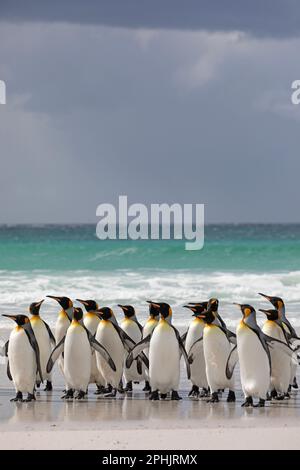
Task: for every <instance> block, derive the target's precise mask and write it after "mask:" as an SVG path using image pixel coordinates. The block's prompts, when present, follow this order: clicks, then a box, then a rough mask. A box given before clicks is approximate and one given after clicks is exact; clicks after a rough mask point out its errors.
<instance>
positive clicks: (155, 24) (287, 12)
mask: <svg viewBox="0 0 300 470" xmlns="http://www.w3.org/2000/svg"><path fill="white" fill-rule="evenodd" d="M0 17H1V19H2V20H4V21H45V22H70V23H78V24H99V25H106V26H117V27H126V28H162V29H183V30H200V29H205V30H209V31H217V30H224V31H229V30H242V31H246V32H248V33H251V34H253V35H258V36H292V35H298V34H299V32H300V3H299V1H297V0H264V1H262V0H252V1H250V0H248V1H241V0H226V1H224V0H106V1H103V0H100V1H94V0H84V1H83V0H72V1H70V0H51V1H41V0H26V1H24V0H1V6H0Z"/></svg>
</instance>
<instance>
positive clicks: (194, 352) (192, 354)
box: [188, 336, 203, 364]
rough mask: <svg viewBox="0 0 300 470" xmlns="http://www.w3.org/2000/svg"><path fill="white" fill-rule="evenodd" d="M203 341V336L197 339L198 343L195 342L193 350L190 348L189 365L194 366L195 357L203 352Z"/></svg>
mask: <svg viewBox="0 0 300 470" xmlns="http://www.w3.org/2000/svg"><path fill="white" fill-rule="evenodd" d="M202 341H203V336H201V338H199V339H197V341H195V342H194V343H193V344H192V346H191V348H190V351H189V354H188V357H189V363H190V364H192V363H193V362H194V360H195V357H197V356H198V354H199V352H200V351H201V350H202V348H201V346H202V345H201V342H202Z"/></svg>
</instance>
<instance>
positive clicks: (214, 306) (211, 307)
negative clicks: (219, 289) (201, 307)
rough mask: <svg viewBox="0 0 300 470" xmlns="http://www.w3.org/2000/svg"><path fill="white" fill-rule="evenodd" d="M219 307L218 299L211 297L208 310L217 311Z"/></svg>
mask: <svg viewBox="0 0 300 470" xmlns="http://www.w3.org/2000/svg"><path fill="white" fill-rule="evenodd" d="M218 308H219V301H218V299H215V298H212V299H209V301H208V303H207V310H210V311H211V312H217V311H218Z"/></svg>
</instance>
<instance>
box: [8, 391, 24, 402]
mask: <svg viewBox="0 0 300 470" xmlns="http://www.w3.org/2000/svg"><path fill="white" fill-rule="evenodd" d="M10 401H23V394H22V392H17V394H16V396H15V398H11V399H10Z"/></svg>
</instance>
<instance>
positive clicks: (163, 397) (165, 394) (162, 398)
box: [160, 393, 168, 400]
mask: <svg viewBox="0 0 300 470" xmlns="http://www.w3.org/2000/svg"><path fill="white" fill-rule="evenodd" d="M167 395H168V394H167V393H161V394H160V398H161V400H165V399H166V398H167Z"/></svg>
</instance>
